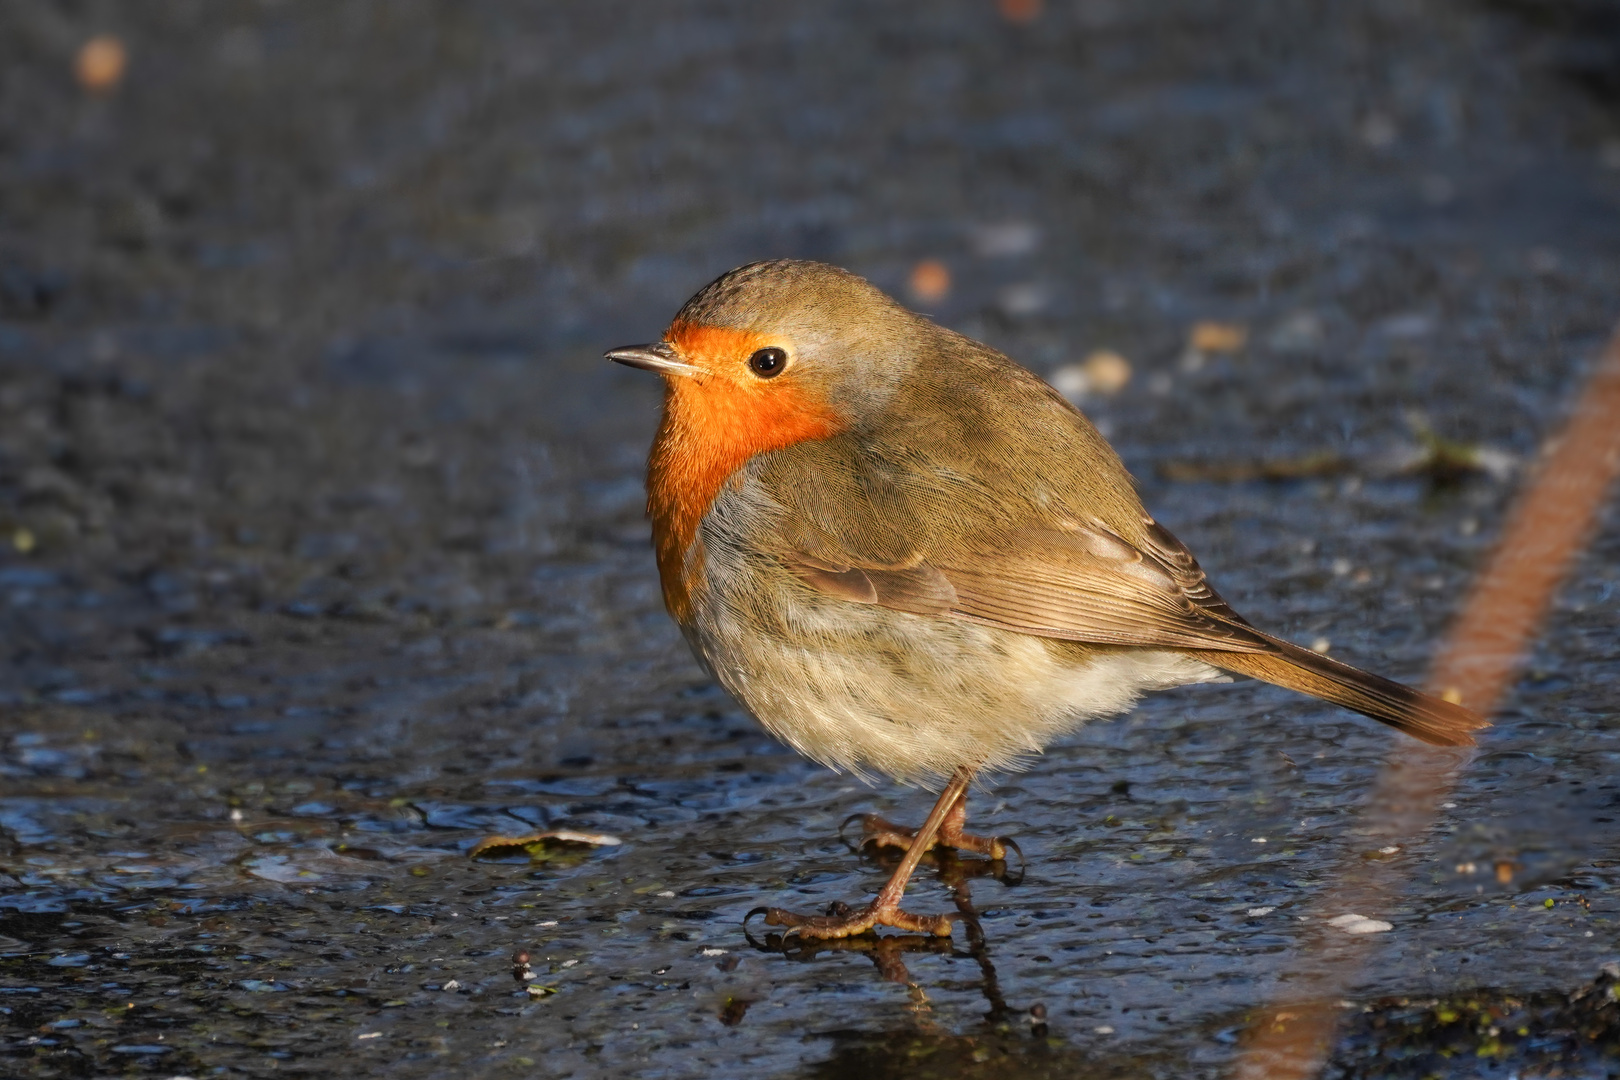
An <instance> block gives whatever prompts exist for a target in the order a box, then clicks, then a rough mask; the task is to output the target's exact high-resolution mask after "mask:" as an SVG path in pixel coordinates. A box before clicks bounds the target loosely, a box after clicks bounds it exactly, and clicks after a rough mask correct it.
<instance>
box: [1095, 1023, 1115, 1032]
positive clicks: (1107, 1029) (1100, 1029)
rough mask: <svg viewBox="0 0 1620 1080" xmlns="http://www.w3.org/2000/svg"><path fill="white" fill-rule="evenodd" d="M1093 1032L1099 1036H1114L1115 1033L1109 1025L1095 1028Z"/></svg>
mask: <svg viewBox="0 0 1620 1080" xmlns="http://www.w3.org/2000/svg"><path fill="white" fill-rule="evenodd" d="M1091 1030H1092V1031H1095V1032H1096V1033H1097V1034H1099V1035H1112V1034H1113V1033H1114V1029H1113V1028H1111V1027H1109V1026H1108V1025H1107V1024H1103V1025H1102V1026H1100V1027H1094V1028H1092V1029H1091Z"/></svg>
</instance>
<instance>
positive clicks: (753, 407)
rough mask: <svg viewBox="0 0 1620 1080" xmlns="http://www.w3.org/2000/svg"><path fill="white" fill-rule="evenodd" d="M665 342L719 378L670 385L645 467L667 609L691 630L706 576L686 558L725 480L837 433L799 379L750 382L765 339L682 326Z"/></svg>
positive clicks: (675, 380) (697, 557)
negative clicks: (753, 463)
mask: <svg viewBox="0 0 1620 1080" xmlns="http://www.w3.org/2000/svg"><path fill="white" fill-rule="evenodd" d="M665 340H667V341H669V342H670V343H671V344H672V345H674V346H675V347H676V349H677V350H679V352H680V354H681V356H682V358H683V359H685V360H686V361H687V362H688V363H691V364H696V365H698V366H700V367H703V368H705V369H706V370H708V371H710V372H713V373H714V374H711V375H709V376H707V377H704V378H702V379H701V380H699V379H695V378H688V377H684V376H673V377H670V378H668V379H667V380H666V383H667V385H666V389H665V394H664V418H663V422H662V423H661V424H659V427H658V437H657V439H656V440H655V441H654V442H653V448H652V457H651V459H650V460H649V461H648V465H647V515H648V517H650V518H652V523H653V546H654V548H655V549H656V551H657V554H658V576H659V579H660V581H661V582H662V584H663V588H664V604H665V606H666V607H668V608H669V613H670V614H671V615H673V616H674V617H675V620H676V621H677V622H680V623H685V622H686V621H687V620H688V619H689V618H690V617H691V614H692V594H693V592H694V591H695V586H696V585H697V580H698V579H699V578H700V577H701V574H702V552H701V551H698V552H692V553H691V557H690V558H689V557H688V552H689V551H690V550H691V547H692V544H693V541H694V540H695V539H696V538H697V530H698V526H699V525H701V524H702V522H703V517H704V515H705V514H707V513H708V512H709V507H710V505H712V504H713V502H714V499H715V496H716V495H718V494H719V493H720V489H721V487H722V486H723V485H724V484H725V482H726V481H727V479H729V478H730V477H731V476H732V475H733V474H734V473H736V471H737V470H738V469H740V468H741V467H742V466H743V465H744V464H746V463H747V461H748V459H749V458H751V457H753V456H754V455H755V454H762V453H765V452H767V451H770V450H781V449H783V448H785V447H788V446H792V445H793V444H795V443H799V442H803V441H805V440H806V439H824V438H827V437H828V436H829V435H833V434H835V433H836V432H837V431H838V428H839V424H838V421H837V417H836V416H835V415H834V414H833V412H832V410H831V409H830V408H829V407H828V406H827V404H826V402H825V401H824V400H823V399H822V398H821V397H820V395H818V394H816V393H815V392H814V391H813V390H812V389H810V388H809V387H807V386H805V385H804V384H803V383H802V382H801V381H800V380H798V379H795V378H794V377H793V376H794V373H793V372H792V371H791V370H789V371H787V372H784V373H783V374H782V375H781V376H779V377H777V378H775V379H768V380H767V379H758V380H755V379H752V378H751V377H750V376H749V375H748V373H747V368H746V363H747V358H748V357H749V356H750V355H752V353H753V352H754V350H755V349H758V348H761V347H763V346H764V345H765V344H768V342H767V341H766V339H765V338H763V337H761V336H759V335H754V334H748V333H745V332H743V331H738V330H729V329H724V328H719V327H707V326H694V325H690V324H679V323H678V324H676V325H674V326H671V327H670V329H669V333H668V334H667V335H666V337H665Z"/></svg>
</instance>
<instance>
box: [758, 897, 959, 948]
mask: <svg viewBox="0 0 1620 1080" xmlns="http://www.w3.org/2000/svg"><path fill="white" fill-rule="evenodd" d="M759 914H764V916H765V925H766V926H785V927H788V933H787V935H786V936H788V937H792V936H795V935H796V936H798V937H802V938H814V939H816V940H828V939H831V938H847V937H854V936H855V935H857V934H865V933H868V932H870V931H872V930H874V929H876V928H877V927H879V926H892V927H894V928H895V929H896V930H905V931H908V932H910V933H913V934H932V935H934V936H935V937H950V935H951V922H952V920H951V917H950V916H949V915H913V914H911V913H910V912H909V911H901V910H900V905H899V904H884V903H882V902H880V901H877V900H874V901H872V902H871V903H870V904H866V905H865V906H863V907H858V908H852V907H850V906H849V905H848V904H845V903H835V904H833V905H832V906H831V907H829V908H828V909H827V914H825V915H802V914H800V913H799V912H797V911H788V910H786V909H785V908H774V907H773V908H765V907H760V908H755V909H754V910H753V911H750V912H749V913H748V915H747V917H746V918H745V919H744V920H743V921H744V922H745V923H746V922H747V921H748V919H752V918H753V917H754V916H755V915H759Z"/></svg>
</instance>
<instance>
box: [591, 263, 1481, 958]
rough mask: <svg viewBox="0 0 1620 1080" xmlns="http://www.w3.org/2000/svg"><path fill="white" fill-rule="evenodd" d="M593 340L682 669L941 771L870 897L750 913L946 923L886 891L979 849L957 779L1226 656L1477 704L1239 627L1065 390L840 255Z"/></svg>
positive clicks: (1338, 687)
mask: <svg viewBox="0 0 1620 1080" xmlns="http://www.w3.org/2000/svg"><path fill="white" fill-rule="evenodd" d="M607 358H608V359H609V360H614V361H617V362H618V363H621V364H628V365H630V366H631V367H637V368H643V369H645V370H648V371H653V372H657V373H658V374H659V375H662V376H663V377H664V382H665V396H664V412H663V419H662V422H661V423H660V424H659V428H658V435H657V438H656V439H655V441H654V442H653V447H652V453H651V456H650V459H649V462H648V469H647V513H648V516H649V517H650V518H651V519H652V525H653V545H654V548H655V551H656V554H657V560H658V573H659V578H660V580H661V582H662V585H663V594H664V603H665V605H666V606H667V607H668V609H669V613H670V615H671V616H673V617H674V619H675V621H676V622H677V623H679V624H680V627H681V630H682V632H683V633H684V634H685V636H686V639H687V641H688V642H689V643H690V644H691V646H692V650H693V651H694V652H695V653H696V654H697V656H698V659H699V660H700V661H701V662H702V664H703V665H704V667H705V668H707V669H708V670H709V672H711V673H712V674H713V676H714V677H715V678H716V679H717V680H719V682H720V683H721V685H723V686H724V687H725V688H726V689H727V690H729V691H730V692H731V693H732V694H733V695H734V696H735V697H736V698H737V700H738V701H740V702H742V704H743V705H744V706H745V707H746V708H747V709H748V710H749V711H750V712H752V713H753V714H754V716H755V717H757V718H758V719H759V721H760V722H761V723H762V724H764V725H765V727H766V728H767V729H768V730H769V731H770V732H771V733H772V734H773V735H775V736H776V737H777V738H779V739H781V740H783V741H784V742H786V743H788V744H789V745H790V746H792V747H793V748H794V749H796V750H798V751H799V752H800V753H803V754H806V755H808V756H809V757H812V758H814V759H816V760H817V761H820V762H822V763H823V764H826V765H829V766H832V767H833V768H835V769H847V770H850V771H852V772H855V773H857V774H863V775H870V774H872V773H883V774H887V775H888V776H891V777H894V778H895V779H897V780H901V781H904V782H908V783H917V784H923V785H926V786H929V787H931V788H937V789H940V791H941V794H940V797H939V801H938V802H937V803H935V805H934V808H933V810H932V812H930V813H929V815H928V818H927V820H926V821H924V822H923V824H922V826H921V827H919V828H917V829H914V830H911V829H901V828H899V827H896V826H891V825H889V824H888V823H886V822H879V823H877V826H878V828H877V833H876V836H875V837H874V838H875V839H877V840H878V841H880V842H883V843H890V844H894V845H895V846H898V847H902V848H905V849H906V852H905V857H904V858H903V859H902V860H901V862H900V865H899V867H898V868H897V869H896V870H895V871H894V874H893V876H892V878H891V879H890V880H889V882H888V883H887V884H886V885H885V886H884V888H883V889H882V891H881V892H879V893H878V895H877V897H876V898H875V899H873V900H872V901H871V902H870V903H868V904H867V905H865V906H864V907H861V908H856V909H850V908H847V907H843V906H841V905H837V906H835V910H834V912H833V913H831V914H827V915H803V914H799V913H796V912H792V911H786V910H783V909H780V908H769V909H766V910H765V917H766V922H767V923H768V924H769V925H773V926H786V927H791V928H793V929H792V930H791V931H790V932H793V933H798V934H800V935H803V936H805V937H813V938H837V937H846V936H849V935H852V934H859V933H863V932H865V931H868V930H871V929H872V928H874V927H876V926H892V927H897V928H900V929H903V930H907V931H912V932H921V933H928V934H938V935H948V934H949V933H950V932H951V922H950V919H949V918H948V917H947V916H944V915H915V914H911V913H908V912H906V911H903V910H901V908H900V898H901V895H902V893H903V892H904V890H905V887H906V882H907V880H908V879H909V878H910V876H911V873H912V871H913V870H914V869H915V868H916V866H917V864H918V862H919V861H920V860H921V858H922V856H923V854H924V852H926V851H927V850H928V849H929V848H931V847H932V846H934V845H935V844H939V845H943V846H949V847H955V848H959V849H965V850H969V851H974V852H979V853H983V854H987V855H989V856H991V857H992V858H999V857H1001V854H1002V851H1003V844H1002V842H1001V841H1000V840H997V839H994V838H986V837H977V836H973V835H971V834H968V833H966V832H964V831H963V827H964V825H965V823H966V801H965V799H966V794H967V788H968V784H969V783H970V781H971V780H972V778H973V776H974V775H975V774H976V773H978V772H980V771H981V770H998V769H1008V768H1012V767H1016V766H1017V765H1018V764H1019V763H1020V762H1022V761H1024V760H1026V759H1027V758H1028V757H1029V756H1030V755H1033V754H1036V753H1038V752H1039V751H1040V750H1041V749H1042V748H1043V747H1044V746H1046V745H1047V744H1048V743H1050V742H1052V741H1053V740H1054V739H1057V738H1060V737H1061V736H1063V735H1065V734H1066V733H1068V732H1072V731H1074V730H1076V729H1077V728H1079V727H1080V726H1081V725H1082V724H1083V723H1084V722H1085V721H1087V720H1089V719H1092V718H1093V717H1100V716H1109V715H1113V714H1116V713H1120V712H1123V711H1124V710H1126V709H1128V708H1130V706H1131V705H1132V704H1133V703H1134V702H1135V701H1136V700H1137V698H1138V697H1140V696H1141V695H1142V694H1143V693H1145V692H1147V691H1152V690H1163V689H1167V688H1169V687H1173V686H1181V685H1184V684H1187V683H1196V682H1209V681H1215V680H1224V679H1225V678H1226V675H1225V673H1235V674H1239V675H1247V676H1250V677H1253V678H1256V679H1260V680H1263V681H1265V682H1269V683H1273V684H1275V685H1277V686H1283V687H1287V688H1289V689H1291V690H1298V691H1302V692H1304V693H1306V694H1310V695H1312V696H1315V697H1318V698H1322V699H1323V700H1326V701H1330V702H1333V703H1334V704H1337V705H1341V706H1343V707H1345V708H1348V709H1352V710H1354V711H1356V712H1359V713H1362V714H1363V715H1366V716H1369V717H1371V718H1373V719H1374V720H1380V721H1382V722H1383V723H1386V724H1389V725H1390V726H1392V727H1394V728H1397V729H1399V730H1400V731H1404V732H1406V733H1407V734H1408V735H1412V736H1415V737H1417V738H1419V739H1421V740H1423V741H1424V742H1428V743H1434V744H1437V745H1441V746H1468V745H1472V744H1473V739H1472V737H1471V736H1470V734H1469V733H1470V732H1471V731H1474V730H1475V729H1478V728H1481V727H1484V726H1486V725H1485V721H1484V720H1483V719H1481V718H1480V717H1479V716H1477V715H1475V714H1474V713H1472V712H1470V711H1469V710H1468V709H1465V708H1463V707H1461V706H1460V705H1455V704H1451V703H1449V702H1446V701H1442V700H1439V699H1437V698H1434V697H1431V696H1429V695H1427V694H1424V693H1421V692H1419V691H1417V690H1414V689H1412V688H1410V687H1407V686H1403V685H1401V684H1400V683H1395V682H1391V681H1390V680H1388V679H1384V678H1380V677H1379V676H1377V675H1373V674H1369V673H1368V672H1365V671H1361V670H1358V669H1356V668H1353V667H1350V666H1348V665H1345V664H1341V663H1338V662H1337V661H1334V660H1330V659H1328V658H1327V657H1325V656H1321V655H1319V654H1317V653H1315V652H1312V651H1310V650H1308V649H1303V648H1300V647H1299V646H1297V645H1293V644H1290V643H1289V642H1287V641H1283V640H1281V639H1280V638H1276V637H1273V636H1271V635H1270V634H1267V633H1265V632H1264V631H1261V630H1258V629H1256V628H1255V627H1254V626H1252V625H1251V624H1250V623H1249V622H1248V620H1247V619H1244V618H1243V617H1242V616H1241V615H1239V614H1238V613H1237V612H1235V611H1233V610H1232V608H1231V607H1230V606H1228V604H1227V603H1226V601H1224V600H1222V599H1221V597H1220V595H1219V594H1218V593H1216V592H1215V590H1214V589H1213V588H1211V587H1210V584H1209V581H1208V580H1207V579H1206V578H1205V576H1204V571H1203V570H1202V569H1200V568H1199V565H1198V562H1197V561H1196V560H1195V559H1194V558H1193V556H1192V553H1191V552H1189V551H1188V550H1187V548H1186V547H1185V546H1184V545H1183V544H1182V543H1181V542H1180V541H1179V540H1177V539H1176V538H1175V537H1174V536H1172V535H1171V534H1170V532H1169V531H1168V530H1167V529H1165V528H1164V526H1162V525H1160V524H1159V523H1158V522H1156V521H1154V520H1153V518H1152V517H1151V516H1149V515H1148V513H1147V512H1146V510H1144V509H1143V507H1142V502H1141V500H1140V499H1139V498H1138V497H1137V494H1136V491H1135V489H1134V487H1133V485H1132V481H1131V478H1130V475H1129V474H1128V473H1127V472H1126V471H1125V467H1124V465H1123V464H1122V463H1121V462H1120V459H1119V456H1118V455H1117V454H1115V453H1114V450H1113V448H1112V447H1110V446H1109V445H1108V443H1107V441H1106V440H1104V439H1103V437H1102V436H1101V435H1100V434H1099V433H1098V432H1097V429H1096V428H1094V427H1093V426H1092V425H1091V423H1090V422H1089V421H1088V420H1087V419H1086V418H1085V417H1084V416H1083V415H1081V413H1080V412H1079V411H1078V410H1077V409H1075V408H1074V407H1073V406H1072V405H1070V404H1069V403H1068V402H1067V401H1066V400H1064V399H1063V398H1062V397H1061V396H1060V395H1059V394H1058V393H1057V392H1056V391H1054V390H1052V389H1051V388H1050V387H1049V386H1047V384H1046V383H1045V382H1043V381H1042V380H1041V379H1039V378H1037V377H1036V376H1035V375H1033V374H1031V373H1030V372H1028V371H1026V370H1025V369H1023V368H1022V367H1019V366H1018V365H1017V364H1016V363H1014V362H1013V361H1012V360H1010V359H1008V358H1007V357H1006V356H1003V355H1002V354H1001V353H999V352H996V351H995V350H994V349H991V348H990V347H988V346H986V345H982V344H980V343H979V342H977V341H974V340H972V339H971V338H967V337H964V336H963V335H961V334H958V333H955V332H953V331H951V330H947V329H945V328H944V327H941V326H938V325H935V324H934V323H932V322H930V321H929V320H927V319H925V318H923V317H922V316H919V315H917V314H914V313H913V312H910V311H907V310H906V309H905V308H903V307H902V306H900V304H898V303H896V302H895V301H894V300H892V299H891V298H890V297H888V296H887V295H885V294H884V293H883V292H881V291H880V290H878V289H877V288H875V287H874V286H872V285H871V284H869V283H868V282H866V281H865V280H863V279H862V278H859V277H857V276H855V275H854V274H851V273H849V272H848V271H845V270H841V269H838V268H837V267H833V266H827V265H824V264H821V263H814V262H802V261H794V260H783V261H776V262H760V263H753V264H750V265H748V266H743V267H740V268H738V269H736V270H733V271H731V272H730V273H727V274H725V275H723V276H722V277H720V278H719V279H717V280H716V281H714V282H713V283H712V284H710V285H708V286H707V287H706V288H704V289H703V290H702V291H701V292H699V293H698V294H697V295H696V296H694V297H693V298H692V299H691V300H689V301H688V302H687V303H686V306H685V307H683V308H682V309H681V311H680V313H679V314H678V315H676V316H675V320H674V322H672V323H670V325H669V329H668V330H666V331H665V333H664V336H663V339H662V340H660V341H658V342H655V343H653V344H650V345H637V346H632V347H629V348H623V349H614V350H613V351H612V352H609V353H608V354H607Z"/></svg>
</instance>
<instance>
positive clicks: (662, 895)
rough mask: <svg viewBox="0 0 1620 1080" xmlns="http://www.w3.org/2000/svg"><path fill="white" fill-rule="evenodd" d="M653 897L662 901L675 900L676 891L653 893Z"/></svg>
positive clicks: (666, 890) (667, 890) (668, 890)
mask: <svg viewBox="0 0 1620 1080" xmlns="http://www.w3.org/2000/svg"><path fill="white" fill-rule="evenodd" d="M653 895H654V896H656V897H658V898H659V899H660V900H673V899H675V890H673V889H665V890H664V891H663V892H659V893H653Z"/></svg>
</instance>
